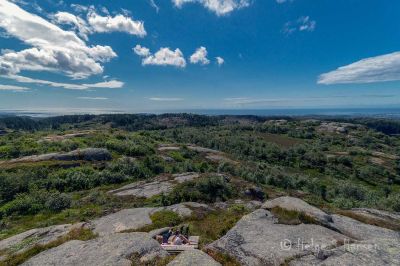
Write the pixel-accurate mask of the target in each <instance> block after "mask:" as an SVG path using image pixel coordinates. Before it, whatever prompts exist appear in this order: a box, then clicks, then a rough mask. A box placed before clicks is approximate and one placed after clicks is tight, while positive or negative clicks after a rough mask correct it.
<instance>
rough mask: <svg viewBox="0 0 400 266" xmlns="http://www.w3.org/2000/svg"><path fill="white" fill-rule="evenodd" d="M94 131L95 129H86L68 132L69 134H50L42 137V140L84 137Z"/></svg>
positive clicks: (52, 140) (51, 140)
mask: <svg viewBox="0 0 400 266" xmlns="http://www.w3.org/2000/svg"><path fill="white" fill-rule="evenodd" d="M94 132H95V131H92V130H88V131H80V132H74V133H69V134H65V135H50V136H46V137H43V139H42V141H50V142H57V141H63V140H66V139H72V138H77V137H86V136H89V135H90V134H93V133H94Z"/></svg>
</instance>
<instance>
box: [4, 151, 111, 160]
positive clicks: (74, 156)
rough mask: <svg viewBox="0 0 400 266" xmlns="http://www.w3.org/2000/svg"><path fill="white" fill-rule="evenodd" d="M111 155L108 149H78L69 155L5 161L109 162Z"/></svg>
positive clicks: (36, 156)
mask: <svg viewBox="0 0 400 266" xmlns="http://www.w3.org/2000/svg"><path fill="white" fill-rule="evenodd" d="M111 159H112V158H111V154H110V153H109V152H108V150H107V149H98V148H87V149H78V150H75V151H71V152H68V153H48V154H42V155H32V156H26V157H22V158H18V159H12V160H9V161H5V162H7V163H29V162H42V161H80V160H82V161H109V160H111Z"/></svg>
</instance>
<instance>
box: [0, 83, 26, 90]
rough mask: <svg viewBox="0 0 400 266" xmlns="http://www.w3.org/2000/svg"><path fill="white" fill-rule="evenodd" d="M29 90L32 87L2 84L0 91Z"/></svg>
mask: <svg viewBox="0 0 400 266" xmlns="http://www.w3.org/2000/svg"><path fill="white" fill-rule="evenodd" d="M28 90H30V89H29V88H27V87H21V86H12V85H2V84H0V91H13V92H25V91H28Z"/></svg>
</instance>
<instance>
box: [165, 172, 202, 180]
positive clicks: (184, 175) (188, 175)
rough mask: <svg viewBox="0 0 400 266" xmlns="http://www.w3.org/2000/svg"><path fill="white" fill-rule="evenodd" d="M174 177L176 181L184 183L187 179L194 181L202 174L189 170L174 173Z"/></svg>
mask: <svg viewBox="0 0 400 266" xmlns="http://www.w3.org/2000/svg"><path fill="white" fill-rule="evenodd" d="M172 177H173V178H174V181H176V182H178V183H183V182H186V181H192V180H194V179H196V178H199V177H200V174H199V173H195V172H189V173H182V174H174V175H173V176H172Z"/></svg>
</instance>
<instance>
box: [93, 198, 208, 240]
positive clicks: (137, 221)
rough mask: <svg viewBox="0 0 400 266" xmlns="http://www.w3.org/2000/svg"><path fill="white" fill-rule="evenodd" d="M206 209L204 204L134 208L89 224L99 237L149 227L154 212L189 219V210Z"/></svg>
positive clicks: (190, 212)
mask: <svg viewBox="0 0 400 266" xmlns="http://www.w3.org/2000/svg"><path fill="white" fill-rule="evenodd" d="M189 207H190V208H200V207H203V208H206V207H208V206H207V205H205V204H199V203H191V202H188V203H180V204H175V205H171V206H167V207H154V208H134V209H124V210H121V211H119V212H116V213H112V214H109V215H106V216H103V217H101V218H98V219H96V220H93V221H92V222H91V224H92V226H93V231H94V232H95V233H98V234H99V235H100V236H103V235H109V234H113V233H119V232H123V231H126V230H137V229H140V228H142V227H144V226H146V225H151V224H152V221H151V219H150V215H152V214H153V213H155V212H158V211H163V210H170V211H173V212H176V213H177V214H179V215H180V216H181V217H189V216H190V215H192V210H191V209H190V208H189Z"/></svg>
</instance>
